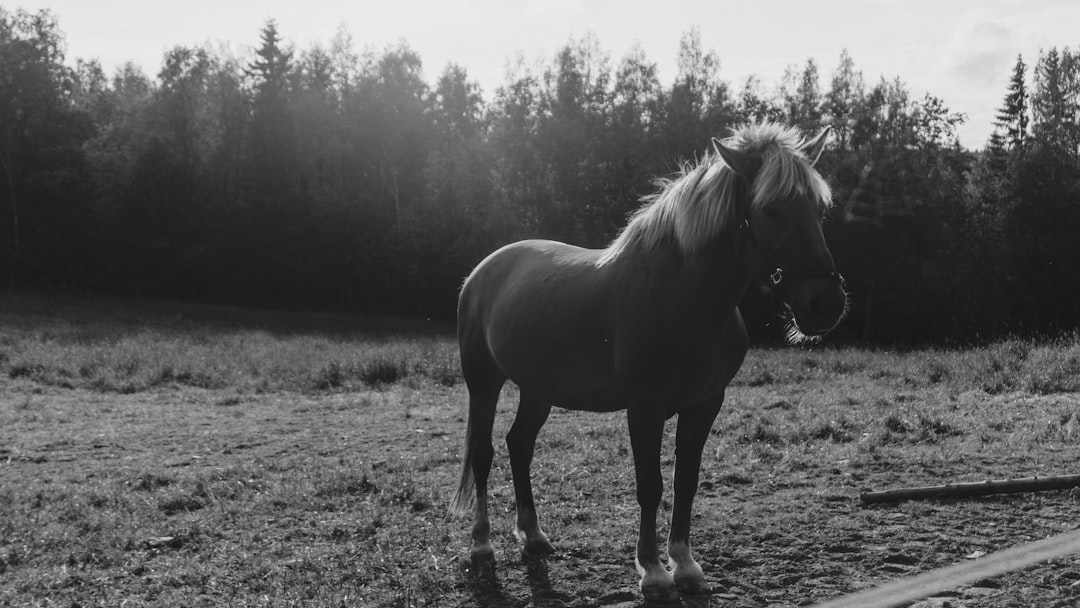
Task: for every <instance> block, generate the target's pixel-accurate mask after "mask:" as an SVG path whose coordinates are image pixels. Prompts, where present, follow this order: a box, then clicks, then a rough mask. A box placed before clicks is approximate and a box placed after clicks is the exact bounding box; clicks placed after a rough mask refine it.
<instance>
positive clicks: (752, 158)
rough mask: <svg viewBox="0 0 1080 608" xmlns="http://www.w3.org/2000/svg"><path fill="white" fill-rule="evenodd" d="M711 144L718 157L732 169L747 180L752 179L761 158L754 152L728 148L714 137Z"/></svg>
mask: <svg viewBox="0 0 1080 608" xmlns="http://www.w3.org/2000/svg"><path fill="white" fill-rule="evenodd" d="M712 145H713V149H714V150H716V153H717V154H719V155H720V158H722V159H724V162H725V163H727V166H729V167H731V170H732V171H734V172H735V173H736V174H738V175H741V176H742V177H744V178H746V179H748V180H753V179H754V175H755V174H756V173H757V172H758V169H760V168H761V159H760V158H758V157H757V156H756V155H754V154H749V153H747V152H743V151H742V150H736V149H735V148H729V147H727V146H725V145H724V142H722V141H720V140H719V139H716V138H715V137H714V138H712Z"/></svg>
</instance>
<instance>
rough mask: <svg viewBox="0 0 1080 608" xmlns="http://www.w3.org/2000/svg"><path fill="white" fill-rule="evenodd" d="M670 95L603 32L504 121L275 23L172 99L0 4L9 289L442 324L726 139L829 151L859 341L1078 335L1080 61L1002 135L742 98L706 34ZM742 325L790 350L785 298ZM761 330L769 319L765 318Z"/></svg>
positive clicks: (168, 57)
mask: <svg viewBox="0 0 1080 608" xmlns="http://www.w3.org/2000/svg"><path fill="white" fill-rule="evenodd" d="M677 53H678V55H677V58H678V62H677V64H678V72H677V74H676V75H675V78H674V80H673V82H672V83H671V84H670V85H666V86H665V85H664V84H662V83H661V80H660V75H659V73H658V70H657V66H656V64H655V63H653V62H652V61H650V60H649V59H648V58H647V57H646V55H645V53H644V52H643V51H642V50H641V49H640V48H639V47H637V48H633V49H632V50H631V51H630V52H628V53H627V54H626V55H625V56H623V57H622V58H620V59H619V60H618V61H613V60H612V58H611V56H610V55H609V54H608V53H607V52H605V51H604V49H603V48H602V47H601V45H600V44H599V42H598V41H597V40H596V39H595V37H592V36H585V37H583V38H580V39H571V40H570V41H568V42H567V43H566V44H565V45H564V46H562V47H561V48H560V49H559V50H558V51H557V52H556V53H555V54H554V55H553V56H552V57H550V58H549V59H547V60H546V61H544V62H540V63H537V64H531V63H529V62H526V61H525V60H524V59H523V58H521V57H517V58H513V59H512V60H511V61H510V62H509V65H508V69H507V74H506V77H505V81H504V82H503V83H502V85H501V86H499V87H498V88H497V89H496V90H495V91H494V93H493V95H492V96H491V97H490V98H489V99H485V97H484V95H483V93H482V91H481V89H480V87H479V85H478V84H477V83H476V82H475V81H474V80H472V79H470V78H469V75H468V72H467V71H466V69H465V68H464V67H462V66H460V65H456V64H453V63H451V64H448V65H447V66H445V67H444V68H443V69H442V71H441V72H440V73H439V75H438V77H437V78H436V79H435V80H434V81H433V83H431V84H429V83H428V82H427V81H426V80H425V78H424V74H423V71H422V62H421V58H420V56H419V55H418V54H417V53H416V52H415V51H414V50H412V49H411V48H410V47H409V46H408V44H407V43H405V42H401V43H399V44H396V45H392V46H390V47H387V48H385V49H381V50H371V49H368V50H363V51H358V50H357V48H356V44H355V43H354V41H353V40H352V39H351V37H350V35H349V34H348V32H347V31H346V30H344V29H342V30H339V32H338V33H337V34H336V35H335V36H334V37H333V38H332V39H331V40H330V41H328V42H324V43H317V44H313V45H312V46H310V47H309V48H306V49H297V48H295V47H294V46H292V45H290V44H287V43H286V42H285V39H284V37H283V35H282V34H281V32H279V29H278V26H277V24H276V23H275V22H273V21H269V22H267V23H266V25H265V26H264V27H263V28H262V29H261V31H260V32H258V40H257V42H256V45H255V50H254V52H253V53H252V54H251V56H237V55H236V54H234V53H231V52H229V51H228V50H226V49H219V48H214V47H212V46H200V47H183V46H178V47H174V48H172V49H171V50H169V51H167V52H166V53H165V55H164V57H163V59H162V63H161V66H160V69H159V71H158V72H157V74H156V76H154V77H150V76H148V75H146V74H145V73H144V72H143V71H142V70H141V69H140V68H138V67H136V66H134V65H132V64H130V63H129V64H126V65H124V66H122V67H120V68H118V69H117V70H116V71H115V73H113V74H112V75H107V74H106V73H105V71H104V70H103V68H102V66H101V65H100V64H99V63H98V62H97V61H95V60H84V59H78V60H76V61H75V62H74V64H69V63H68V62H67V58H66V57H65V55H64V36H63V33H62V31H61V29H60V26H59V24H58V23H57V21H56V19H55V18H54V17H53V16H52V15H51V13H49V12H47V11H42V12H37V13H32V12H27V11H23V10H16V11H8V10H5V9H3V8H2V7H0V87H2V88H0V169H2V171H3V172H2V186H0V188H2V190H0V201H2V203H0V273H2V276H3V279H4V282H5V283H6V284H7V285H8V286H9V287H13V288H26V287H34V286H59V287H66V288H78V289H88V290H95V291H103V292H112V293H121V294H131V295H148V296H168V297H179V298H186V299H195V300H204V301H214V302H229V303H241V304H252V305H262V306H297V307H299V306H302V307H308V308H323V309H341V310H353V311H360V312H366V313H394V314H406V315H414V316H425V317H432V318H452V316H453V313H454V304H455V300H456V295H457V290H458V287H459V286H460V283H461V281H462V279H463V278H464V277H465V275H466V274H467V273H468V272H469V270H470V269H471V268H472V266H473V265H474V264H476V263H477V262H478V261H479V260H480V259H482V258H483V256H484V255H486V254H487V253H489V252H490V251H492V250H493V249H495V248H496V247H498V246H500V245H502V244H505V243H507V242H511V241H513V240H517V239H520V238H528V237H542V238H553V239H559V240H565V241H568V242H572V243H576V244H580V245H584V246H591V247H600V246H604V245H606V244H607V242H609V241H610V240H611V239H612V238H613V237H614V235H615V234H616V232H617V231H618V229H619V228H620V227H621V226H622V225H623V224H624V223H625V220H626V216H627V214H628V213H629V212H631V211H632V210H634V209H635V208H636V207H637V206H638V205H639V202H638V201H639V198H640V197H641V196H642V195H645V194H648V193H649V192H651V191H652V190H653V188H654V186H653V185H652V180H654V179H655V178H656V177H658V176H663V175H667V174H670V173H671V172H673V171H674V170H676V169H677V168H678V164H679V162H681V161H685V160H689V159H693V158H695V157H696V156H700V155H701V154H702V153H703V152H704V150H705V148H706V146H707V145H708V142H709V141H710V137H712V136H717V135H718V136H723V135H724V134H726V133H727V132H728V130H729V129H730V128H731V127H733V126H736V125H739V124H744V123H747V122H757V121H762V120H776V121H781V122H785V123H789V124H795V125H798V126H800V127H802V128H804V129H806V131H807V132H808V133H809V132H813V131H816V130H817V129H819V128H821V127H822V126H824V125H831V126H832V127H833V129H834V135H833V138H832V140H831V142H830V144H829V146H828V148H827V151H826V154H825V155H824V156H823V159H822V161H821V162H820V163H819V167H820V168H821V170H822V172H823V174H824V175H825V176H826V177H827V179H828V180H829V182H830V183H831V185H832V187H833V191H834V198H835V202H836V205H835V207H834V209H833V210H832V213H831V218H830V220H829V221H828V222H827V224H826V233H827V234H826V236H827V238H828V240H829V242H830V245H831V248H832V250H833V253H834V255H835V257H836V258H837V262H838V265H839V267H840V268H841V270H842V272H843V273H844V274H845V276H846V277H847V282H848V287H849V290H850V291H851V292H852V312H851V315H850V318H849V319H848V321H847V322H846V323H845V324H844V325H843V326H842V329H841V333H842V334H843V336H844V337H846V338H849V339H853V340H859V341H864V342H867V343H880V344H892V343H910V342H921V343H927V342H929V343H956V342H971V341H981V340H988V339H994V338H999V337H1002V336H1004V335H1008V334H1016V333H1023V334H1030V333H1042V334H1044V333H1050V332H1059V331H1062V330H1073V329H1075V328H1076V327H1077V325H1078V320H1080V306H1078V304H1080V303H1078V301H1077V300H1078V298H1077V297H1076V295H1075V294H1076V293H1078V292H1077V288H1076V285H1078V284H1080V282H1078V281H1080V244H1078V243H1080V240H1078V239H1077V238H1076V234H1077V233H1078V228H1080V158H1078V151H1080V123H1078V120H1077V118H1078V114H1077V109H1078V106H1080V53H1075V52H1073V51H1071V50H1070V49H1068V48H1064V49H1057V48H1052V49H1049V50H1046V51H1043V52H1041V53H1040V55H1039V57H1038V58H1037V59H1036V60H1035V62H1034V65H1033V66H1032V67H1031V68H1030V69H1029V67H1028V66H1027V65H1026V64H1025V63H1024V60H1023V58H1022V57H1018V59H1017V63H1016V67H1015V70H1014V74H1013V77H1012V79H1011V80H1010V81H1009V82H1008V83H1003V91H1004V95H1003V97H1002V102H1001V106H1000V107H1001V110H1000V112H999V115H998V118H997V122H996V130H995V132H994V135H993V136H992V137H991V138H990V140H989V141H988V142H987V143H986V145H985V146H984V148H983V149H982V150H979V151H970V150H965V149H963V148H961V147H960V145H959V143H958V140H957V134H956V129H957V127H958V126H959V125H960V124H962V123H963V121H964V120H965V117H964V116H963V115H961V114H958V113H955V112H953V111H951V110H950V109H949V108H948V107H947V106H946V105H945V103H944V102H943V101H942V100H941V99H939V98H937V97H934V96H933V95H929V94H927V95H923V96H922V97H919V96H916V95H913V94H912V92H911V91H910V90H909V89H908V87H907V86H906V85H905V84H904V83H903V82H902V81H901V80H900V79H898V78H897V79H892V80H889V79H885V78H881V79H879V80H877V81H876V82H868V81H867V79H865V78H864V75H863V73H862V71H861V70H859V69H858V68H857V66H856V64H855V62H854V60H853V59H852V57H851V56H850V55H849V54H848V53H847V52H846V51H845V52H843V53H842V54H841V56H840V57H839V59H838V62H837V65H836V66H835V68H834V69H833V70H832V72H831V76H829V77H828V78H823V77H822V75H821V72H820V68H819V66H818V65H817V63H816V62H815V61H813V60H808V61H806V62H805V63H804V64H801V65H795V64H793V65H792V66H791V67H790V68H789V69H788V70H787V71H786V73H785V74H784V76H783V77H782V78H781V80H780V82H778V83H775V84H774V85H773V86H766V85H765V84H764V83H762V82H761V80H760V79H759V78H757V77H750V78H748V79H747V80H746V81H744V82H741V83H735V84H732V83H729V82H727V81H725V80H724V79H723V78H722V77H721V72H720V60H719V58H718V56H717V55H716V53H715V52H712V51H709V50H706V47H705V44H704V42H703V40H702V39H701V35H700V33H699V32H698V31H697V30H690V31H689V32H687V33H686V34H685V35H684V36H683V37H682V39H681V41H680V43H679V46H678V48H677ZM748 304H750V305H748V306H746V307H744V308H745V309H746V312H747V316H748V317H749V320H750V325H751V327H752V331H753V332H754V333H755V334H756V335H758V336H759V337H764V338H767V337H769V336H774V335H778V334H779V328H777V327H775V323H771V319H772V318H773V317H772V314H773V306H772V303H771V300H770V298H769V296H768V295H767V294H766V293H765V292H762V291H759V290H753V291H752V293H751V294H750V295H749V296H748ZM762 311H764V312H762Z"/></svg>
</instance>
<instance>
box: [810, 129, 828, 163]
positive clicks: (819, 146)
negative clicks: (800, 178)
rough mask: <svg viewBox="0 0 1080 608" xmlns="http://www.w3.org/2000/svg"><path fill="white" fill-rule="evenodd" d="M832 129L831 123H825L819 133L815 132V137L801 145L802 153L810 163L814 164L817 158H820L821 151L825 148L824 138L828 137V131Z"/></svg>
mask: <svg viewBox="0 0 1080 608" xmlns="http://www.w3.org/2000/svg"><path fill="white" fill-rule="evenodd" d="M831 130H832V125H826V126H825V128H824V129H822V130H821V133H818V134H817V137H815V138H814V139H812V140H810V141H809V142H807V143H806V145H804V146H803V154H805V155H806V158H808V159H810V165H811V166H813V165H816V164H817V161H818V159H819V158H821V151H822V150H824V149H825V140H827V139H829V131H831Z"/></svg>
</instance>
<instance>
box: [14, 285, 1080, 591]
mask: <svg viewBox="0 0 1080 608" xmlns="http://www.w3.org/2000/svg"><path fill="white" fill-rule="evenodd" d="M180 310H183V311H184V312H183V313H177V312H175V311H174V310H171V309H169V308H168V307H167V306H166V305H164V304H159V305H154V306H152V307H150V308H149V309H147V308H140V307H137V308H136V309H135V310H134V311H128V312H124V311H123V310H121V308H120V307H119V306H110V307H105V306H102V305H100V304H98V305H93V304H63V305H57V304H55V303H53V302H52V301H50V300H44V299H37V300H34V299H28V298H25V297H24V298H21V299H4V298H0V315H2V316H0V319H2V321H0V606H6V605H11V606H48V605H68V606H70V605H80V606H119V605H124V606H222V605H228V606H365V607H367V606H372V607H388V608H389V607H406V606H438V607H443V606H446V607H472V606H482V607H485V608H488V607H494V606H513V607H523V606H526V605H530V604H531V605H550V606H564V607H567V608H584V607H601V606H625V605H628V604H630V603H632V602H633V601H635V598H637V591H636V581H637V577H636V575H635V573H634V571H633V548H634V542H635V540H636V521H637V506H636V504H635V498H634V495H635V485H634V471H633V467H632V465H631V458H630V445H629V439H628V437H627V434H626V426H625V424H626V423H625V419H624V417H623V416H622V415H621V414H619V413H614V414H588V413H576V412H568V411H563V410H555V411H553V412H552V415H551V418H550V420H549V422H548V424H547V426H546V427H545V429H544V430H543V432H542V433H541V435H540V438H539V441H538V447H537V455H536V459H535V461H534V464H533V481H534V485H535V488H536V492H537V505H538V510H539V513H540V516H541V519H542V521H543V524H544V527H545V529H546V530H547V532H548V533H549V535H550V536H551V538H552V540H553V541H554V543H555V545H556V547H557V548H558V550H559V553H558V555H557V556H555V557H553V558H552V559H550V560H548V561H547V562H546V563H545V564H544V568H545V569H544V570H543V571H542V572H539V574H538V571H537V570H536V567H535V565H529V564H524V563H522V562H521V561H520V560H519V558H518V553H517V542H516V540H515V539H514V538H513V535H512V533H511V528H512V521H513V490H512V485H511V478H510V471H509V463H508V459H507V454H506V448H505V446H504V444H503V442H502V440H501V437H502V436H503V435H505V433H506V432H507V431H508V429H509V426H510V424H511V421H512V418H513V410H514V406H515V404H516V391H515V389H514V388H513V387H512V386H509V387H507V388H506V389H505V393H504V395H503V399H502V400H501V401H500V406H499V413H498V416H497V419H496V429H495V440H494V445H495V448H496V456H495V464H494V469H493V471H492V478H491V482H490V484H491V488H490V489H491V497H492V498H491V512H492V525H493V531H494V536H493V541H494V543H495V546H496V557H497V560H498V563H499V565H498V575H499V581H500V585H499V586H498V587H497V588H496V589H494V590H493V589H489V588H485V587H483V586H477V584H476V583H475V582H474V581H473V579H472V578H471V573H470V567H469V560H468V542H469V540H468V530H469V522H466V521H461V520H448V519H447V518H446V516H445V511H446V505H447V503H448V501H449V499H450V497H451V495H452V494H453V491H454V487H455V484H456V481H457V475H458V470H459V469H458V468H459V466H460V464H459V462H460V461H459V459H460V454H461V442H462V437H463V435H464V427H465V423H464V404H465V402H466V391H465V388H464V386H463V385H462V384H461V383H460V381H459V377H458V372H457V361H456V354H455V353H456V350H455V347H454V342H453V339H452V337H451V336H450V334H449V333H448V332H446V331H444V330H442V329H440V330H438V331H430V329H429V331H427V332H424V331H418V330H414V329H410V328H409V327H408V325H407V324H403V323H394V322H385V323H375V322H372V321H364V320H352V319H351V318H348V317H341V318H334V319H331V318H329V317H325V316H323V317H317V318H315V319H312V318H308V317H306V316H295V317H291V316H287V315H284V316H280V317H279V316H274V315H266V316H264V315H262V314H259V313H253V317H252V318H251V319H247V320H245V319H244V315H242V314H241V313H240V312H237V311H233V310H231V309H224V310H222V311H219V312H217V313H215V311H214V310H211V309H198V310H195V311H191V310H190V309H187V308H183V307H180ZM178 314H181V317H180V318H178V317H177V315H178ZM1077 344H1078V341H1077V338H1076V336H1070V337H1065V338H1062V339H1061V340H1059V341H1056V342H1052V343H1033V342H1028V341H1022V340H1014V341H1009V342H1003V343H1000V344H995V345H991V346H988V347H985V348H980V349H973V350H955V351H945V350H935V351H920V352H885V351H875V350H855V349H833V348H821V349H817V350H814V351H808V350H802V349H755V350H753V351H751V353H750V354H749V355H748V357H747V362H746V366H745V367H744V369H743V370H742V372H740V375H739V376H738V377H737V379H736V381H735V383H734V384H733V386H732V387H730V389H729V391H728V395H727V403H726V405H725V408H724V410H723V411H722V413H721V416H720V419H719V420H718V421H717V423H716V426H715V428H714V429H713V433H712V436H711V438H710V441H709V443H708V445H707V446H706V451H705V455H704V459H703V460H704V462H703V465H702V476H701V489H700V491H699V493H698V498H697V501H696V503H695V504H696V516H695V520H694V531H693V542H694V546H695V551H696V553H697V555H698V557H699V559H700V561H701V562H702V564H703V565H704V567H705V570H706V573H707V578H708V580H709V582H710V584H711V586H712V588H713V590H714V593H716V594H718V595H720V596H721V601H722V602H723V604H724V605H726V606H736V607H749V606H765V605H778V606H789V605H803V604H806V603H808V602H813V601H820V600H823V599H826V598H829V597H834V596H836V595H838V594H840V593H843V592H846V591H850V590H854V589H859V588H864V587H866V586H869V585H872V584H876V583H878V582H881V581H884V580H890V579H894V578H898V577H901V576H905V575H908V574H912V573H917V572H920V571H925V570H928V569H932V568H936V567H939V566H944V565H948V564H952V563H956V562H959V561H963V560H964V559H965V557H966V556H968V555H970V554H972V553H973V552H975V551H985V552H991V551H995V550H998V549H1003V548H1007V547H1009V546H1013V545H1016V544H1019V543H1022V542H1025V541H1028V540H1033V539H1037V538H1042V537H1045V536H1047V535H1050V534H1054V533H1058V532H1061V531H1064V530H1067V529H1070V528H1072V527H1074V526H1075V521H1076V516H1077V513H1078V512H1080V502H1078V499H1077V497H1076V495H1075V494H1074V493H1070V492H1050V493H1042V494H1034V495H1033V494H1026V495H1013V496H1001V497H989V498H984V499H977V500H966V501H928V502H918V503H904V504H900V505H886V506H879V507H873V508H864V507H861V506H860V504H859V502H858V498H857V497H858V494H859V493H860V492H862V491H865V490H869V489H887V488H894V487H899V486H907V485H931V484H937V483H946V482H959V481H973V480H980V479H986V478H1003V477H1020V476H1029V475H1035V474H1038V475H1049V474H1059V473H1075V472H1077V471H1076V468H1075V467H1076V462H1077V461H1078V460H1080V396H1078V394H1077V390H1078V389H1077V385H1076V382H1077V380H1076V378H1077V374H1076V373H1075V372H1076V369H1077V360H1078V352H1080V346H1078V345H1077ZM675 425H676V423H675V421H669V423H668V425H667V429H666V430H667V433H668V434H667V438H666V439H665V447H664V453H663V455H662V462H663V465H664V467H665V470H666V474H665V483H666V484H667V487H666V488H665V499H666V500H665V504H664V508H665V509H669V508H670V497H671V488H670V483H671V478H670V471H671V466H672V464H673V462H674V445H673V444H674V431H675ZM663 529H666V528H665V527H663V526H662V530H663ZM1077 580H1080V562H1078V559H1077V558H1076V557H1067V558H1063V559H1061V560H1057V561H1055V563H1053V564H1044V565H1042V566H1037V567H1035V568H1031V569H1027V570H1025V571H1022V572H1014V573H1010V574H1008V575H1005V576H1002V577H998V578H996V579H994V580H993V581H991V582H989V583H987V584H986V585H985V586H983V587H979V588H977V589H974V590H973V589H971V588H965V589H961V590H958V591H956V592H955V595H953V596H951V597H950V599H949V601H950V602H951V603H955V604H956V605H961V606H964V605H970V606H974V605H979V606H991V607H996V606H1016V605H1026V606H1034V605H1046V606H1051V605H1072V604H1071V603H1075V602H1076V601H1077V600H1078V599H1080V586H1077V585H1075V583H1076V581H1077ZM991 583H992V585H991ZM714 601H715V599H714ZM1055 603H1057V604H1055Z"/></svg>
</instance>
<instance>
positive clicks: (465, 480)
mask: <svg viewBox="0 0 1080 608" xmlns="http://www.w3.org/2000/svg"><path fill="white" fill-rule="evenodd" d="M472 435H473V423H472V415H471V414H470V416H469V424H468V427H467V428H466V430H465V457H464V458H462V459H461V480H460V481H458V487H457V494H455V495H454V500H453V502H451V503H450V516H451V517H459V516H461V515H468V514H469V513H470V512H471V511H472V510H473V507H474V506H475V504H476V478H475V477H474V476H473V469H472V461H473V449H472V445H473V442H472V439H473V437H472Z"/></svg>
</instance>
